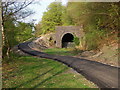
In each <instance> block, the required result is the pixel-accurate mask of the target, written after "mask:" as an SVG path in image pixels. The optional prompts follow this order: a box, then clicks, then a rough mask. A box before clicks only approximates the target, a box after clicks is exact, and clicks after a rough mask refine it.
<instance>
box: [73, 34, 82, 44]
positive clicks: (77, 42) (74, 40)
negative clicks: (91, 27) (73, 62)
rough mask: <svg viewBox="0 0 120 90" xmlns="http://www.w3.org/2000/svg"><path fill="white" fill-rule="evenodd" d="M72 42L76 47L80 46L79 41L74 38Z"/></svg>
mask: <svg viewBox="0 0 120 90" xmlns="http://www.w3.org/2000/svg"><path fill="white" fill-rule="evenodd" d="M73 42H74V43H75V45H76V46H78V45H79V44H80V40H79V38H78V37H76V36H74V39H73Z"/></svg>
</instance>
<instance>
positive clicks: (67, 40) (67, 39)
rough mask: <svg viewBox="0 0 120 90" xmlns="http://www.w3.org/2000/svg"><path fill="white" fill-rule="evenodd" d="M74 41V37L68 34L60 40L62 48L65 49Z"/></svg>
mask: <svg viewBox="0 0 120 90" xmlns="http://www.w3.org/2000/svg"><path fill="white" fill-rule="evenodd" d="M73 39H74V36H73V35H72V34H70V33H67V34H65V35H64V36H63V38H62V48H67V47H68V46H70V44H72V42H73Z"/></svg>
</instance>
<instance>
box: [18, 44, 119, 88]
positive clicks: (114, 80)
mask: <svg viewBox="0 0 120 90" xmlns="http://www.w3.org/2000/svg"><path fill="white" fill-rule="evenodd" d="M29 43H30V42H25V43H21V44H19V45H18V49H20V50H22V51H23V52H25V53H28V54H30V55H32V56H38V57H41V58H47V59H52V60H55V61H59V62H62V63H64V64H66V65H67V66H69V67H71V68H73V69H74V70H76V71H77V72H78V73H80V74H82V75H83V76H85V77H86V78H87V79H88V80H90V81H92V82H94V83H95V84H97V86H98V87H100V88H120V85H119V77H118V76H119V73H118V72H119V70H120V68H118V67H114V66H110V65H106V64H102V63H99V62H96V61H90V60H87V59H80V58H76V57H72V56H60V55H50V54H47V53H44V52H39V51H35V50H33V49H31V48H30V47H29V45H28V44H29Z"/></svg>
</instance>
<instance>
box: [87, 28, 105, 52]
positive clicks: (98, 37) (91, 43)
mask: <svg viewBox="0 0 120 90" xmlns="http://www.w3.org/2000/svg"><path fill="white" fill-rule="evenodd" d="M104 37H105V32H104V31H98V30H93V31H91V32H88V33H86V34H85V42H86V47H87V50H95V49H98V48H99V46H100V45H101V41H102V40H103V38H104Z"/></svg>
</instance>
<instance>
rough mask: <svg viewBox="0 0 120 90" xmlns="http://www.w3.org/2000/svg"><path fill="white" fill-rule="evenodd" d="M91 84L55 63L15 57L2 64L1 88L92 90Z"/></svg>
mask: <svg viewBox="0 0 120 90" xmlns="http://www.w3.org/2000/svg"><path fill="white" fill-rule="evenodd" d="M94 87H96V86H95V85H94V84H93V83H91V82H90V81H88V80H86V79H85V78H84V77H83V76H82V75H80V74H78V73H76V72H74V71H73V70H72V69H71V68H69V67H67V66H66V65H63V64H62V63H59V62H57V61H53V60H49V59H42V58H36V57H32V56H15V57H14V61H13V62H10V63H9V64H5V63H4V64H3V88H94Z"/></svg>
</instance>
